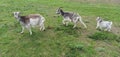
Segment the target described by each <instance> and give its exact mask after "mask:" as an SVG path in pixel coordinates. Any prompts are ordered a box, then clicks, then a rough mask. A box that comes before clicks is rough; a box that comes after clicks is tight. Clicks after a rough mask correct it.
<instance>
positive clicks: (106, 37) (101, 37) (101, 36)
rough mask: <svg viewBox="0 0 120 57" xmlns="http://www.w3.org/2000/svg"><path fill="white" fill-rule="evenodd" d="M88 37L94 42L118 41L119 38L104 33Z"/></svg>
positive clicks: (96, 33)
mask: <svg viewBox="0 0 120 57" xmlns="http://www.w3.org/2000/svg"><path fill="white" fill-rule="evenodd" d="M88 37H89V38H91V39H94V40H117V39H118V38H119V37H118V36H117V35H115V34H113V33H110V32H103V31H102V32H101V31H99V32H95V33H94V34H92V35H89V36H88Z"/></svg>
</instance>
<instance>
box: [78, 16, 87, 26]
mask: <svg viewBox="0 0 120 57" xmlns="http://www.w3.org/2000/svg"><path fill="white" fill-rule="evenodd" d="M78 19H79V21H80V23H82V24H83V25H84V27H85V28H87V26H86V24H85V23H84V22H83V21H82V17H81V16H79V17H78Z"/></svg>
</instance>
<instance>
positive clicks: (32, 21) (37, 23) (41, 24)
mask: <svg viewBox="0 0 120 57" xmlns="http://www.w3.org/2000/svg"><path fill="white" fill-rule="evenodd" d="M14 17H15V18H16V19H17V20H18V21H19V22H20V24H21V26H22V31H21V33H23V32H24V28H27V29H28V30H29V32H30V35H32V31H31V26H32V27H35V26H39V27H40V30H41V31H43V30H45V26H44V22H45V18H44V17H43V16H41V15H39V17H37V18H36V19H33V18H29V20H30V22H29V23H27V24H25V23H24V22H22V21H20V17H21V16H20V12H14Z"/></svg>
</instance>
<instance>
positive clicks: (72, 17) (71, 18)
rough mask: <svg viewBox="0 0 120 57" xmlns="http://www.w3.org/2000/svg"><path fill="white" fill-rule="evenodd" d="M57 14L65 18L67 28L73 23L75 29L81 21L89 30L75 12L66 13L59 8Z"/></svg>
mask: <svg viewBox="0 0 120 57" xmlns="http://www.w3.org/2000/svg"><path fill="white" fill-rule="evenodd" d="M56 13H57V14H60V15H61V16H62V17H63V21H62V22H63V24H65V25H66V26H68V23H69V22H73V23H74V26H73V28H75V27H76V25H77V22H78V21H80V22H81V23H82V24H83V25H84V27H85V28H87V26H86V25H85V24H84V22H83V21H82V18H81V16H80V15H79V14H78V13H73V12H64V11H63V10H62V9H61V8H58V9H57V11H56Z"/></svg>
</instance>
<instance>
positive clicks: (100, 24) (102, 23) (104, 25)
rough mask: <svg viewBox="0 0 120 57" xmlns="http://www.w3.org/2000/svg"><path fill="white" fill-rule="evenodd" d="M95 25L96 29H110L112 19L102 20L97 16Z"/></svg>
mask: <svg viewBox="0 0 120 57" xmlns="http://www.w3.org/2000/svg"><path fill="white" fill-rule="evenodd" d="M96 20H97V26H96V29H97V28H99V29H100V30H104V31H110V30H111V27H112V21H104V20H102V19H101V18H100V17H97V19H96Z"/></svg>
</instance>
